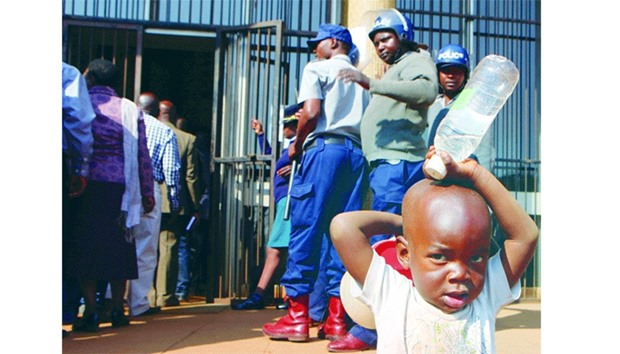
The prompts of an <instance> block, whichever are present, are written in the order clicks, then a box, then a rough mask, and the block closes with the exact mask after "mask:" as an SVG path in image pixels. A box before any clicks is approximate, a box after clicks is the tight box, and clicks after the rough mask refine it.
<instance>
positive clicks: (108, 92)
mask: <svg viewBox="0 0 620 354" xmlns="http://www.w3.org/2000/svg"><path fill="white" fill-rule="evenodd" d="M88 93H89V95H90V100H91V102H92V104H93V109H94V111H95V114H96V117H95V119H94V120H93V123H92V131H93V138H94V143H93V154H92V157H91V160H90V175H89V179H90V180H93V181H101V182H112V183H121V184H125V174H124V163H123V161H124V155H123V124H122V115H121V98H120V97H118V95H117V94H116V92H115V91H114V90H113V89H112V88H110V87H107V86H93V87H91V88H90V89H89V90H88ZM138 168H139V176H140V191H141V195H142V196H143V197H152V196H153V168H152V166H151V159H150V157H149V151H148V148H147V146H146V128H145V125H144V117H143V116H142V111H140V114H139V116H138Z"/></svg>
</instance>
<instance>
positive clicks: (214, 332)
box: [58, 299, 541, 354]
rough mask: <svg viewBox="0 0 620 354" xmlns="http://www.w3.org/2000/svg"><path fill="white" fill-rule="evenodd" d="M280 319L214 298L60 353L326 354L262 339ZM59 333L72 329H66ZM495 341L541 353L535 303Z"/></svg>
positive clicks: (516, 314) (510, 313) (77, 341)
mask: <svg viewBox="0 0 620 354" xmlns="http://www.w3.org/2000/svg"><path fill="white" fill-rule="evenodd" d="M283 314H284V311H282V310H276V309H275V308H267V309H265V310H253V311H233V310H231V309H230V307H229V300H228V299H217V300H216V303H215V304H205V303H204V301H202V300H196V299H192V300H191V301H190V302H189V303H182V304H181V306H177V307H168V308H164V309H162V311H161V312H160V313H158V314H156V315H152V316H144V317H141V318H136V319H132V321H131V325H130V326H128V327H122V328H118V329H115V328H111V327H110V323H102V324H101V326H100V330H99V332H97V333H94V334H89V333H72V332H70V335H69V336H68V337H66V338H64V339H63V340H62V353H64V354H71V353H214V354H229V353H230V354H233V353H234V354H237V353H248V354H253V353H272V354H291V353H295V354H303V353H328V351H327V348H326V345H327V341H324V340H319V339H318V338H316V328H311V329H310V335H311V340H310V341H309V342H305V343H292V342H288V341H274V340H270V339H268V338H267V337H265V336H264V335H263V334H262V332H261V328H262V325H263V324H264V323H266V322H271V321H275V320H277V319H278V318H279V317H280V316H282V315H283ZM63 328H64V329H66V330H69V331H70V330H71V326H69V325H66V326H63ZM58 335H60V333H58ZM496 338H497V353H498V354H530V353H532V354H533V353H540V351H541V349H540V348H541V344H540V302H538V301H535V302H532V301H521V302H519V303H516V304H512V305H510V306H508V307H506V308H505V309H503V310H502V311H501V312H500V314H499V316H498V320H497V333H496ZM375 352H376V351H375V350H368V351H365V352H364V353H365V354H372V353H375Z"/></svg>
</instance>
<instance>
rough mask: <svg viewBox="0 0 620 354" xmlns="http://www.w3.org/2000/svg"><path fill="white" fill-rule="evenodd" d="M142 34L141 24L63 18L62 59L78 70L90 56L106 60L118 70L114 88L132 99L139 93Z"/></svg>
mask: <svg viewBox="0 0 620 354" xmlns="http://www.w3.org/2000/svg"><path fill="white" fill-rule="evenodd" d="M142 35H143V29H142V26H140V25H135V24H111V23H102V22H99V21H92V22H85V21H70V20H67V21H63V31H62V36H63V41H62V43H63V53H62V59H63V61H64V62H66V63H68V64H71V65H73V66H75V67H77V68H78V69H79V70H80V71H84V69H86V66H87V65H88V63H89V62H90V60H92V59H95V58H100V59H107V60H110V61H111V62H113V63H114V64H115V65H116V66H118V68H119V70H120V72H121V80H120V82H119V86H118V87H115V89H116V92H117V93H118V94H119V96H121V97H126V98H128V99H130V100H135V99H136V98H137V97H138V95H139V94H140V82H141V68H142Z"/></svg>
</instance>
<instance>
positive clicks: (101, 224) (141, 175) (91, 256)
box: [65, 59, 155, 332]
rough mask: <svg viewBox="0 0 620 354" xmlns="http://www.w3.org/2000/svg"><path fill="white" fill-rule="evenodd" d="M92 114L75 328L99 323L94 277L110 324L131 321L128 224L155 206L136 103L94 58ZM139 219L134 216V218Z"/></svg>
mask: <svg viewBox="0 0 620 354" xmlns="http://www.w3.org/2000/svg"><path fill="white" fill-rule="evenodd" d="M84 77H85V79H86V83H87V86H88V92H89V95H90V99H91V102H92V104H93V109H94V111H95V114H96V118H95V119H94V121H93V123H92V133H93V138H94V144H93V154H92V158H91V161H90V174H89V177H88V184H87V188H86V190H85V192H84V194H83V195H82V197H81V200H80V203H81V205H80V208H78V209H77V210H79V212H78V213H77V215H75V217H76V228H75V230H74V232H75V235H76V239H77V243H78V244H77V245H76V251H75V253H74V254H72V255H65V256H71V257H73V262H72V264H73V266H72V269H71V271H72V275H73V276H75V277H76V278H77V279H79V280H80V284H81V288H82V292H83V296H84V301H85V304H86V306H85V310H84V315H83V316H82V317H81V318H79V319H78V320H77V321H76V322H75V323H74V324H73V330H74V331H88V332H94V331H96V330H97V329H98V328H99V318H98V314H97V294H96V293H97V282H98V281H105V282H109V283H110V289H111V292H112V312H111V314H110V317H111V320H112V326H113V327H120V326H125V325H128V324H129V320H128V319H127V317H126V316H125V311H124V304H123V296H124V293H125V284H126V281H127V280H128V279H136V278H137V277H138V268H137V261H136V249H135V244H134V241H133V238H132V233H131V231H132V227H133V226H134V225H136V224H137V222H139V217H140V214H141V213H142V212H145V213H148V212H149V211H151V210H152V209H153V206H154V203H155V199H154V198H153V172H152V167H151V160H150V158H149V154H148V149H147V146H146V135H145V125H144V120H143V117H142V113H141V111H140V110H139V109H138V108H137V107H136V105H135V104H134V103H133V102H131V101H129V100H127V99H123V98H120V97H119V96H118V95H117V94H116V91H115V90H114V87H115V85H116V83H117V81H118V77H119V74H118V68H117V67H116V66H115V65H114V64H113V63H112V62H110V61H108V60H103V59H96V60H93V61H91V62H90V63H89V65H88V68H87V69H86V71H85V73H84ZM136 218H137V221H136Z"/></svg>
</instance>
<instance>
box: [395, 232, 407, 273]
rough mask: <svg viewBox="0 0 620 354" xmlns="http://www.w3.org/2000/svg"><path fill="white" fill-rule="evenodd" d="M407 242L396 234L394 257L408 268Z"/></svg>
mask: <svg viewBox="0 0 620 354" xmlns="http://www.w3.org/2000/svg"><path fill="white" fill-rule="evenodd" d="M407 246H409V242H407V240H405V238H404V237H403V236H396V257H397V258H398V262H399V263H400V265H401V266H402V267H403V268H405V269H409V248H408V247H407Z"/></svg>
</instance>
